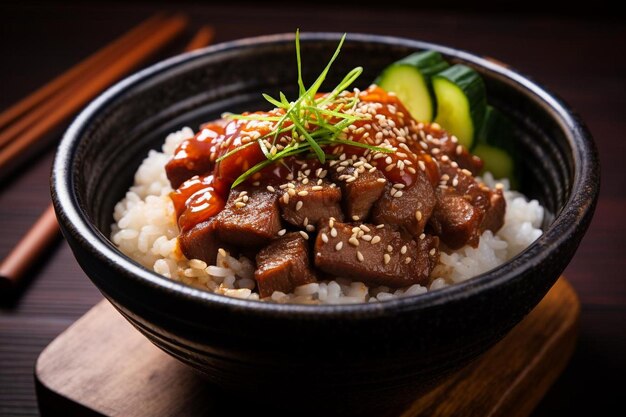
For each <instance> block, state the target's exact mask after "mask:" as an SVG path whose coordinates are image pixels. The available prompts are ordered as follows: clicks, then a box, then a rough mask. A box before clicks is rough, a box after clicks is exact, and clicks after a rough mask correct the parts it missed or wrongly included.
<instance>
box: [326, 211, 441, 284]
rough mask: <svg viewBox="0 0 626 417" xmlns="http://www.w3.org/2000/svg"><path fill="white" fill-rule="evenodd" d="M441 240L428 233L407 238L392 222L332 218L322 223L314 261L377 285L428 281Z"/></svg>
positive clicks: (327, 268) (340, 272) (332, 269)
mask: <svg viewBox="0 0 626 417" xmlns="http://www.w3.org/2000/svg"><path fill="white" fill-rule="evenodd" d="M418 242H420V243H418ZM438 243H439V242H438V239H437V238H431V237H427V236H426V235H423V236H422V238H421V239H420V238H418V241H417V242H416V241H415V240H413V239H407V238H404V237H402V235H401V234H400V232H398V231H396V230H394V229H393V228H391V227H389V226H383V227H380V228H379V227H376V226H375V225H373V224H361V225H360V226H358V225H352V224H348V223H340V222H337V221H332V220H330V221H328V222H326V221H324V222H321V224H320V225H319V232H318V234H317V239H316V240H315V251H314V252H315V256H314V263H315V266H316V267H317V268H319V269H320V270H322V271H324V272H326V273H328V274H332V275H336V276H342V277H347V278H351V279H354V280H357V281H362V282H365V283H369V284H374V285H387V286H391V287H403V286H407V285H412V284H426V283H428V280H429V276H430V273H431V271H432V268H433V267H434V265H433V264H432V262H431V257H436V255H437V251H438V249H437V246H438Z"/></svg>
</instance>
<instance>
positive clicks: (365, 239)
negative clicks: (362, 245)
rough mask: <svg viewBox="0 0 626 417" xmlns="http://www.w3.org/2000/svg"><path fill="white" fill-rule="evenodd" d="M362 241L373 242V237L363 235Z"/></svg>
mask: <svg viewBox="0 0 626 417" xmlns="http://www.w3.org/2000/svg"><path fill="white" fill-rule="evenodd" d="M361 239H363V240H364V241H366V242H370V241H371V240H372V236H371V235H363V236H361Z"/></svg>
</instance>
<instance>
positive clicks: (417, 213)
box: [415, 210, 422, 222]
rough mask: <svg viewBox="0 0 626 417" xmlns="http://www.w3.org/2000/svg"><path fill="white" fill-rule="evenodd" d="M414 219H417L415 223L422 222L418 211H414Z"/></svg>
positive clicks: (420, 213)
mask: <svg viewBox="0 0 626 417" xmlns="http://www.w3.org/2000/svg"><path fill="white" fill-rule="evenodd" d="M415 219H417V221H418V222H419V221H421V220H422V212H421V211H419V210H416V211H415Z"/></svg>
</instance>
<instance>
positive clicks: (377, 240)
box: [372, 236, 380, 245]
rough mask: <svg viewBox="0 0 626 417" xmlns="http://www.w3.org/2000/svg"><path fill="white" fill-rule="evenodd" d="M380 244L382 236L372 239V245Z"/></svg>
mask: <svg viewBox="0 0 626 417" xmlns="http://www.w3.org/2000/svg"><path fill="white" fill-rule="evenodd" d="M378 242H380V236H374V237H373V238H372V245H375V244H377V243H378Z"/></svg>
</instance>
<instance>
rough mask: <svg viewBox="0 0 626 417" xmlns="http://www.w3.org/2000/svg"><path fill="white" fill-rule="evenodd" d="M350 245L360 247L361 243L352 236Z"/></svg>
mask: <svg viewBox="0 0 626 417" xmlns="http://www.w3.org/2000/svg"><path fill="white" fill-rule="evenodd" d="M348 243H349V244H351V245H352V246H359V241H358V240H357V238H356V237H354V236H352V237H351V238H350V239H349V240H348Z"/></svg>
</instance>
